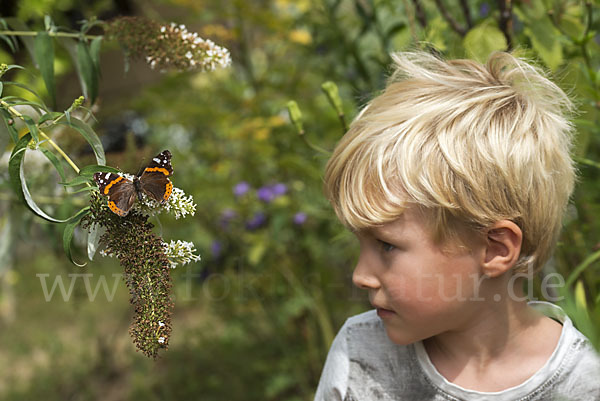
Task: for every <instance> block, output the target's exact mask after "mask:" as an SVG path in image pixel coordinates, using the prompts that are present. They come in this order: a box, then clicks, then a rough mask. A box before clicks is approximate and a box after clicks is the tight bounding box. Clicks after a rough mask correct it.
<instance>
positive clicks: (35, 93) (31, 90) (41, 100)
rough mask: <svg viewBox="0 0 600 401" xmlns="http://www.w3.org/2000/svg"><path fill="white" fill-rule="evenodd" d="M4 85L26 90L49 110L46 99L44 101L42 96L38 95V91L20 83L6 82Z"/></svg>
mask: <svg viewBox="0 0 600 401" xmlns="http://www.w3.org/2000/svg"><path fill="white" fill-rule="evenodd" d="M4 85H12V86H17V87H19V88H21V89H25V90H26V91H27V92H29V93H31V94H33V95H34V96H35V97H37V98H38V99H39V100H40V102H41V104H43V105H44V108H45V109H47V107H46V105H45V103H44V99H42V97H41V96H40V95H38V93H37V92H36V91H34V90H33V89H31V88H30V87H28V86H27V85H23V84H22V83H20V82H14V81H4Z"/></svg>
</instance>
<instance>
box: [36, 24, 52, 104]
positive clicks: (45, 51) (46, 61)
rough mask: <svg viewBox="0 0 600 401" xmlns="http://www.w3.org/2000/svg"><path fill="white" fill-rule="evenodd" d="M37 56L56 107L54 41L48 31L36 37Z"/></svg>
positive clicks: (49, 94)
mask: <svg viewBox="0 0 600 401" xmlns="http://www.w3.org/2000/svg"><path fill="white" fill-rule="evenodd" d="M34 50H35V58H36V59H37V61H38V67H39V69H40V72H41V74H42V78H43V79H44V84H46V89H47V90H48V96H50V100H51V101H52V108H56V85H55V83H54V42H53V41H52V38H51V37H50V35H48V32H38V34H37V36H36V37H35V49H34Z"/></svg>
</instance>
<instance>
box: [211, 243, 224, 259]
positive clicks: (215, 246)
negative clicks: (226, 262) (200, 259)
mask: <svg viewBox="0 0 600 401" xmlns="http://www.w3.org/2000/svg"><path fill="white" fill-rule="evenodd" d="M222 250H223V244H221V242H220V241H218V240H214V241H213V242H212V244H211V245H210V251H211V252H212V255H213V257H214V258H218V257H219V256H220V255H221V251H222Z"/></svg>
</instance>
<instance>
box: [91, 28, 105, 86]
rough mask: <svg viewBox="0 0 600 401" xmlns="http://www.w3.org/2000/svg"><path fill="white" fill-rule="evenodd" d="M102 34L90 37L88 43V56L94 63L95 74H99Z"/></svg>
mask: <svg viewBox="0 0 600 401" xmlns="http://www.w3.org/2000/svg"><path fill="white" fill-rule="evenodd" d="M102 39H103V38H102V36H98V37H97V38H94V39H92V42H91V43H90V56H91V57H92V62H93V63H94V70H95V72H96V75H97V76H100V48H101V47H102Z"/></svg>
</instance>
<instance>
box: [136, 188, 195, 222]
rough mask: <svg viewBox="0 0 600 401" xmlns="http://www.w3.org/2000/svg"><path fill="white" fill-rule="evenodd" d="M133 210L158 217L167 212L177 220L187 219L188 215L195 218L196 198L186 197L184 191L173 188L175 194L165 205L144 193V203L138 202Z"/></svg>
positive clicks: (172, 194)
mask: <svg viewBox="0 0 600 401" xmlns="http://www.w3.org/2000/svg"><path fill="white" fill-rule="evenodd" d="M133 208H134V209H135V210H137V211H139V212H140V213H143V214H147V215H149V216H156V215H158V214H160V213H162V212H163V211H166V212H169V213H172V214H173V215H174V216H175V218H176V219H180V218H183V217H186V216H187V215H188V214H189V215H190V216H193V215H194V214H195V213H196V204H195V203H194V198H192V196H191V195H186V194H185V192H184V191H183V190H182V189H179V188H175V187H173V192H172V193H171V196H170V197H169V199H168V200H167V201H166V202H165V203H163V204H160V203H158V202H156V201H155V200H154V199H151V198H149V197H148V196H147V195H146V194H144V193H142V201H141V202H136V203H135V204H134V206H133Z"/></svg>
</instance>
